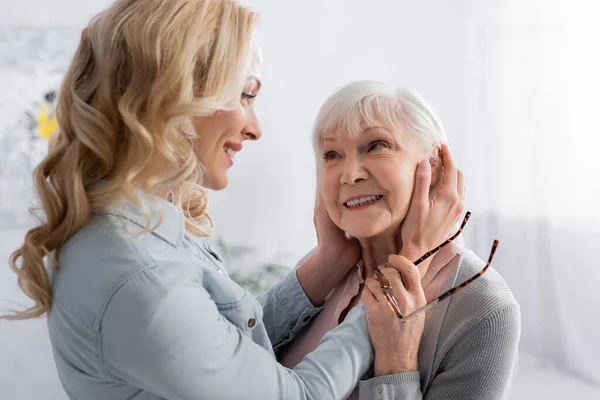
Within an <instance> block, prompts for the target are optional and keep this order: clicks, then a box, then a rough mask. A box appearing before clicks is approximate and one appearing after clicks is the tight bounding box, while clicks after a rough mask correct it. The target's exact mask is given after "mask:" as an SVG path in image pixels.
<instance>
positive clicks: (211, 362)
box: [48, 194, 373, 400]
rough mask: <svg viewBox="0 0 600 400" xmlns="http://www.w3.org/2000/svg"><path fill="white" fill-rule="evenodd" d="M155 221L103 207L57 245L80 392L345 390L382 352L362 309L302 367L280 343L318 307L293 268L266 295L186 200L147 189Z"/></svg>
mask: <svg viewBox="0 0 600 400" xmlns="http://www.w3.org/2000/svg"><path fill="white" fill-rule="evenodd" d="M140 197H141V198H142V201H143V202H144V203H145V204H146V205H147V206H148V207H149V208H150V210H151V211H152V215H153V221H152V223H153V224H154V223H155V222H156V221H158V218H159V215H160V213H161V212H162V215H163V222H162V224H161V225H159V226H158V228H156V229H155V230H154V231H152V232H146V233H141V234H139V232H140V231H141V230H142V229H143V227H145V226H146V222H147V221H146V219H145V217H143V215H142V214H141V213H140V212H139V210H138V209H137V208H136V207H135V206H134V205H133V204H131V203H128V202H124V203H123V204H121V205H120V206H117V207H113V208H110V209H107V210H105V211H103V212H100V213H96V214H95V215H94V217H93V219H92V220H91V221H90V222H89V223H88V224H86V225H85V226H84V227H83V228H82V229H80V230H79V231H78V232H77V233H76V234H75V235H73V236H72V237H71V238H70V239H69V240H68V241H67V243H66V244H65V245H64V247H63V248H62V250H61V251H60V254H59V267H60V268H59V270H58V272H57V273H56V274H55V276H53V277H52V289H53V306H52V310H51V312H50V313H49V315H48V327H49V333H50V339H51V343H52V348H53V352H54V358H55V361H56V365H57V369H58V373H59V376H60V379H61V382H62V384H63V386H64V388H65V390H66V392H67V394H68V395H69V397H70V398H71V399H85V400H96V399H114V400H117V399H133V400H142V399H143V400H150V399H152V400H154V399H169V400H180V399H181V400H184V399H186V400H187V399H190V400H191V399H194V400H197V399H210V400H213V399H231V400H234V399H235V400H239V399H282V400H283V399H286V400H294V399H318V400H333V399H344V398H346V397H347V396H348V395H349V394H350V392H351V391H352V389H353V388H354V387H355V386H356V384H357V382H358V381H359V379H360V378H361V377H362V376H363V375H365V373H366V372H367V371H368V369H369V368H370V367H371V365H372V362H373V349H372V347H371V344H370V342H369V337H368V332H367V325H366V319H365V309H364V306H363V305H362V303H360V304H359V305H358V306H357V307H355V308H354V309H353V310H352V311H351V312H350V313H349V314H348V316H347V318H346V320H345V321H344V323H342V324H341V325H340V326H339V327H338V328H336V329H334V330H333V331H331V332H329V333H328V334H327V335H326V336H325V338H324V339H323V340H322V342H321V344H320V345H319V347H318V348H317V349H316V350H315V351H314V352H313V353H311V354H309V355H308V356H307V357H306V358H305V359H304V360H303V361H302V362H301V363H300V364H299V365H298V366H297V367H296V368H295V369H293V370H290V369H287V368H285V367H283V366H282V365H280V364H279V363H278V362H277V360H276V358H275V355H274V353H275V351H276V349H277V348H278V347H279V346H283V345H285V344H286V343H288V342H289V341H291V340H292V339H293V338H294V336H295V335H296V334H297V333H298V332H299V330H300V329H301V328H302V327H303V326H304V325H305V324H306V323H307V322H308V321H309V320H310V319H311V317H312V316H313V315H315V314H316V313H317V312H318V311H319V308H315V307H313V306H312V305H311V303H310V301H309V300H308V298H307V297H306V295H305V293H304V291H303V290H302V288H301V287H300V284H299V283H298V280H297V277H296V273H295V272H292V273H290V274H289V275H288V276H287V277H285V278H284V279H283V280H282V281H280V282H279V283H278V284H276V285H275V286H274V287H273V288H272V289H271V290H270V291H269V292H268V293H266V294H265V295H264V296H262V297H261V298H259V299H255V298H254V297H253V296H252V295H251V294H249V293H247V292H246V291H244V290H243V289H242V288H241V287H240V286H238V285H237V284H236V283H235V282H233V281H232V280H231V279H230V278H229V277H228V276H227V274H226V273H224V272H223V270H222V269H221V261H220V260H219V258H218V256H217V255H216V254H215V252H214V251H212V250H211V249H210V247H209V245H208V244H207V242H206V241H205V240H203V239H202V238H196V237H192V236H190V235H189V234H187V233H186V231H185V229H184V218H183V214H182V212H181V210H180V209H179V208H177V207H175V206H174V205H173V204H171V203H168V202H166V201H164V200H162V199H155V198H153V199H150V198H148V197H146V196H145V195H143V194H140Z"/></svg>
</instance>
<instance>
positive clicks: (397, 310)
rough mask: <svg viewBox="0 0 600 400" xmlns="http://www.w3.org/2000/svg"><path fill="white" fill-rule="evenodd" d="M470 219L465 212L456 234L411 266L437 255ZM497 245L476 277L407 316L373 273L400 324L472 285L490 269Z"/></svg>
mask: <svg viewBox="0 0 600 400" xmlns="http://www.w3.org/2000/svg"><path fill="white" fill-rule="evenodd" d="M470 217H471V212H470V211H467V213H466V214H465V218H464V219H463V222H462V224H461V225H460V228H459V229H458V232H456V233H455V234H454V235H453V236H452V237H450V238H449V239H448V240H446V241H445V242H444V243H442V244H441V245H439V246H438V247H436V248H435V249H433V250H431V251H428V252H427V253H425V254H424V255H423V256H422V257H421V258H419V259H418V260H417V261H415V262H414V263H413V264H414V265H419V264H420V263H422V262H423V261H425V260H426V259H428V258H429V257H431V256H432V255H434V254H435V253H437V252H438V251H440V250H441V249H442V248H443V247H444V246H447V245H448V244H450V243H451V242H452V241H453V240H454V239H456V238H457V237H458V235H460V234H461V232H462V231H463V229H464V227H465V225H466V224H467V221H468V220H469V218H470ZM498 243H499V242H498V241H497V240H494V243H493V245H492V250H491V251H490V256H489V258H488V261H487V263H486V264H485V266H484V267H483V268H482V269H481V271H479V272H478V273H477V274H476V275H474V276H472V277H471V278H469V279H467V280H466V281H464V282H463V283H461V284H460V285H458V286H455V287H453V288H452V289H450V290H448V291H446V292H444V293H443V294H442V295H440V296H438V297H436V298H435V299H433V300H431V301H430V302H428V303H427V304H425V305H424V306H423V307H421V308H419V309H417V310H415V311H413V312H412V313H410V314H408V315H403V314H402V311H400V307H399V305H398V302H397V301H396V298H395V297H394V295H393V293H392V286H391V284H390V282H389V281H388V280H387V278H386V277H385V276H384V275H383V274H382V273H381V271H380V270H379V267H377V268H375V272H376V273H377V277H378V278H379V282H381V290H382V291H383V294H384V295H385V298H386V299H387V301H388V304H389V305H390V307H391V308H392V310H394V312H395V313H396V315H397V316H398V318H399V319H400V320H402V322H405V321H406V320H408V319H409V318H411V317H412V316H414V315H416V314H418V313H420V312H422V311H426V310H428V309H430V308H431V307H433V306H435V305H436V304H437V303H439V302H440V301H443V300H445V299H447V298H448V297H450V296H452V295H453V294H454V293H456V292H458V291H460V290H462V289H464V288H465V287H467V286H468V285H469V284H471V283H473V282H474V281H475V280H476V279H477V278H479V277H480V276H481V275H483V274H484V273H485V271H487V270H488V268H489V267H490V264H491V263H492V260H493V259H494V254H495V253H496V248H497V247H498Z"/></svg>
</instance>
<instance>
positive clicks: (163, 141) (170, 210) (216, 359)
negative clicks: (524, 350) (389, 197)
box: [10, 0, 460, 400]
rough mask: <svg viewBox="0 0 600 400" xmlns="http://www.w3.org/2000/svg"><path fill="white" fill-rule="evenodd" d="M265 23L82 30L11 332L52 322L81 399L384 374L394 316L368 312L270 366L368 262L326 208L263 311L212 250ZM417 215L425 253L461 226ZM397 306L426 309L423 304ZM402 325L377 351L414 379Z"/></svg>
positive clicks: (213, 2)
mask: <svg viewBox="0 0 600 400" xmlns="http://www.w3.org/2000/svg"><path fill="white" fill-rule="evenodd" d="M256 24H257V16H256V14H255V13H253V12H251V11H250V10H248V9H246V8H244V7H241V6H239V5H238V4H237V3H236V2H234V1H230V0H118V1H116V2H115V3H114V4H113V5H112V6H111V7H110V8H108V9H107V10H106V11H104V12H102V13H100V14H99V15H98V16H97V17H95V18H94V19H93V20H92V21H91V23H90V24H89V26H88V27H87V28H86V29H85V30H84V31H83V34H82V37H81V42H80V44H79V47H78V48H77V51H76V53H75V56H74V59H73V61H72V64H71V66H70V68H69V70H68V72H67V74H66V77H65V79H64V82H63V85H62V88H61V90H60V93H59V100H58V109H57V115H58V121H59V131H58V133H57V134H56V135H55V136H54V137H53V138H52V140H51V143H50V146H49V152H48V155H47V156H46V157H45V159H44V160H43V161H42V162H41V164H40V165H39V166H38V167H37V169H36V171H35V174H34V178H35V186H36V189H37V193H38V195H39V199H40V201H41V208H42V212H43V214H42V222H41V224H40V225H39V226H37V227H35V228H33V229H31V230H30V231H29V232H28V233H27V234H26V236H25V239H24V244H23V245H22V247H20V248H19V249H17V250H16V251H15V252H14V253H13V255H12V257H11V260H10V263H11V265H12V268H13V269H14V271H15V272H16V273H17V275H18V279H19V284H20V286H21V288H22V289H23V291H24V292H25V293H26V294H27V295H28V296H29V297H31V299H33V301H34V305H33V306H32V307H31V308H29V309H27V310H25V311H22V312H19V313H16V314H13V315H11V316H10V318H12V319H26V318H35V317H40V316H44V315H46V314H47V316H48V327H49V333H50V339H51V343H52V348H53V352H54V358H55V361H56V366H57V369H58V373H59V376H60V379H61V381H62V384H63V386H64V388H65V390H66V392H67V394H68V396H69V397H70V398H71V399H86V400H94V399H115V400H116V399H136V400H142V399H144V400H149V399H171V400H180V399H181V400H183V399H211V400H212V399H232V400H233V399H235V400H238V399H281V400H284V399H285V400H294V399H298V400H299V399H319V400H333V399H343V398H345V397H347V396H348V395H349V393H350V392H351V391H352V389H353V388H354V387H355V386H356V384H357V382H358V381H359V380H360V378H361V377H362V376H363V375H364V374H365V373H366V372H367V369H368V368H369V367H370V365H371V364H372V363H373V357H374V354H373V348H372V346H371V343H370V340H369V334H368V328H367V321H366V317H365V315H366V313H367V312H368V313H369V316H370V320H371V321H372V324H371V329H375V330H377V326H378V321H380V319H378V318H377V317H378V316H382V315H386V314H384V313H385V312H387V311H388V309H387V307H388V306H387V305H384V304H381V303H377V302H374V301H372V300H373V299H372V298H368V299H367V301H368V302H369V304H370V305H369V306H368V309H366V308H365V306H364V305H363V303H361V304H360V305H359V306H358V307H356V308H355V309H354V310H353V311H352V312H350V313H349V314H348V316H347V317H346V320H345V322H344V323H343V324H341V325H340V326H339V328H337V329H335V330H333V331H332V332H331V333H330V334H328V335H327V336H326V337H325V338H324V339H323V341H322V343H321V344H320V345H319V346H318V348H317V349H315V351H313V352H312V353H311V354H309V355H308V356H307V357H306V358H305V360H304V361H303V362H301V363H299V364H298V365H297V366H296V367H295V368H294V369H288V368H285V367H284V366H282V365H281V364H279V363H278V362H277V360H276V358H275V355H274V354H275V351H277V350H278V349H279V348H280V347H281V346H283V345H285V344H286V343H289V342H290V341H291V340H292V339H293V338H294V337H295V336H296V334H297V333H298V332H299V330H300V329H302V327H303V326H304V325H306V323H307V322H309V321H310V320H311V318H312V317H313V316H314V315H315V314H317V313H318V311H319V310H320V309H321V308H322V307H321V306H322V303H323V300H324V298H325V296H326V295H327V294H328V293H329V292H330V291H331V289H332V288H333V287H334V286H335V285H336V284H337V283H338V282H339V281H340V279H341V278H342V277H343V276H344V275H346V273H347V272H348V270H349V269H350V268H352V267H353V265H355V263H356V262H357V260H358V258H359V254H360V248H359V246H358V243H357V242H356V240H354V239H349V238H347V237H346V236H345V235H344V234H343V232H342V231H341V230H339V229H338V228H336V227H335V225H333V223H331V220H330V219H328V217H327V214H326V213H324V212H322V210H323V208H322V203H321V202H318V204H317V207H316V213H315V226H316V230H317V235H318V247H317V250H316V251H315V252H314V253H313V254H312V255H311V257H308V258H307V259H306V260H305V261H304V262H302V263H301V265H299V267H298V268H297V270H296V271H294V272H292V273H291V274H290V275H288V276H287V277H285V278H284V279H283V280H282V281H281V282H279V283H278V284H277V285H275V286H274V287H273V288H272V289H271V290H270V291H269V292H268V293H267V294H265V295H264V296H263V297H262V298H260V299H259V300H257V299H255V298H254V297H252V296H251V295H250V294H249V293H246V292H245V291H244V290H243V289H242V288H241V287H239V286H238V285H236V284H235V283H234V282H233V281H232V280H231V279H229V277H228V276H227V275H226V273H224V272H223V269H222V265H221V261H220V259H219V257H218V255H216V253H215V252H214V251H213V250H212V249H211V248H210V246H209V245H208V243H207V242H206V240H205V238H206V237H207V236H208V235H209V234H210V230H211V228H212V222H211V220H210V218H209V217H208V215H207V214H206V207H207V193H206V191H205V190H204V189H203V187H204V188H208V189H214V190H219V189H222V188H224V187H225V186H226V185H227V170H228V169H229V168H230V167H232V166H233V163H234V157H235V154H236V153H237V152H239V151H240V150H242V142H244V141H255V140H258V139H259V138H260V137H261V131H260V127H259V124H258V120H257V118H256V115H255V114H254V109H253V104H254V101H255V98H256V96H257V94H258V93H259V90H260V86H261V80H260V75H259V67H260V57H259V52H258V47H257V45H256V42H255V29H256ZM420 182H421V181H420V180H417V185H419V184H422V183H420ZM449 190H454V191H455V192H457V193H458V192H460V189H459V188H457V187H454V188H449ZM425 204H427V207H425ZM415 205H416V206H419V207H415V215H417V216H419V218H416V221H417V222H415V223H414V224H413V225H412V227H411V230H410V231H411V232H413V233H414V237H413V238H412V239H411V240H410V242H411V246H410V249H412V251H413V252H425V251H427V250H429V249H430V248H431V247H432V246H434V245H435V244H437V242H438V241H439V240H441V239H442V237H443V232H445V231H446V230H447V229H448V228H449V227H450V226H451V225H452V224H453V223H454V221H455V220H456V219H457V217H458V216H459V215H458V214H457V213H456V210H454V209H452V208H451V207H447V205H445V204H442V203H440V204H438V205H436V207H434V209H435V210H437V211H440V212H438V213H430V212H429V206H428V203H427V202H424V203H423V202H415ZM431 227H434V229H431ZM438 232H439V233H438ZM407 248H408V247H407ZM46 264H47V265H46ZM399 268H400V269H401V270H405V271H408V270H410V269H411V268H412V269H414V268H415V267H414V265H412V264H411V263H410V262H408V261H406V260H404V261H403V262H401V263H400V265H399ZM392 284H393V285H394V287H395V288H396V289H397V290H400V287H401V285H402V282H401V280H400V279H399V277H397V279H394V280H393V282H392ZM403 300H406V302H405V303H403V304H404V305H405V306H406V307H407V308H406V309H407V310H409V311H410V310H414V309H416V307H418V306H420V305H421V304H422V301H423V295H422V291H420V292H419V291H416V292H415V293H414V294H411V295H410V296H406V298H403ZM405 326H406V327H409V328H410V329H408V328H407V329H405V330H401V329H400V327H399V325H398V324H396V325H394V327H395V328H394V329H396V331H394V338H395V340H394V342H393V343H387V344H386V342H385V339H386V334H385V333H382V334H380V335H376V334H375V335H373V340H376V341H381V343H380V345H379V347H378V348H381V347H385V348H387V349H388V350H389V354H394V355H396V357H394V358H390V360H397V359H402V358H404V359H406V360H407V363H409V362H411V361H412V359H413V358H414V349H415V346H416V347H417V348H418V343H419V340H420V335H421V332H422V318H415V319H414V320H413V321H412V322H408V323H406V324H405ZM386 360H388V359H387V358H385V359H382V360H380V361H382V362H383V361H386ZM388 372H389V373H390V374H393V373H394V372H396V371H394V370H393V369H389V370H388Z"/></svg>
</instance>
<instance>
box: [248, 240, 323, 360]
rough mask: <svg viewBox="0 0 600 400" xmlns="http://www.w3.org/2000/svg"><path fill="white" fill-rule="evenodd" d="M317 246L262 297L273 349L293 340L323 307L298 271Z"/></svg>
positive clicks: (261, 301)
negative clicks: (311, 297)
mask: <svg viewBox="0 0 600 400" xmlns="http://www.w3.org/2000/svg"><path fill="white" fill-rule="evenodd" d="M315 251H316V247H315V248H314V249H312V250H311V251H310V252H309V253H308V254H306V255H305V256H304V257H303V258H302V259H300V261H298V263H297V264H296V267H295V269H294V271H292V272H290V273H289V274H288V275H287V276H285V277H284V278H283V279H282V280H281V281H279V282H278V283H276V284H275V285H274V286H273V287H272V288H271V289H270V290H269V291H268V292H267V293H265V294H263V295H261V296H260V297H258V301H259V302H260V304H261V305H262V307H263V323H264V325H265V328H266V329H267V334H268V335H269V339H270V340H271V343H272V344H273V350H274V351H277V350H278V349H279V348H280V347H282V346H285V345H286V344H287V343H289V342H291V341H292V340H293V339H294V338H295V337H296V335H297V334H298V333H299V332H300V331H301V330H302V328H303V327H304V326H305V325H306V324H307V323H308V322H309V321H310V320H311V319H312V318H313V317H314V316H315V315H316V314H318V313H319V311H321V310H322V309H323V307H322V306H319V307H315V306H313V305H312V303H311V302H310V300H309V298H308V296H306V293H305V292H304V290H303V289H302V286H301V285H300V282H299V281H298V275H297V273H296V270H297V269H298V267H300V266H301V265H302V264H303V263H304V262H305V261H306V260H307V259H308V258H309V257H310V256H311V255H312V254H313V253H314V252H315Z"/></svg>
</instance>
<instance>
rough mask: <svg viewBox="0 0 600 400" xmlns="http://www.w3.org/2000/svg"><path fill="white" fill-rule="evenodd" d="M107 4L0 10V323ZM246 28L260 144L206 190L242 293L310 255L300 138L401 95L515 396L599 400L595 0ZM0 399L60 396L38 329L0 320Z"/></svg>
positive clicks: (296, 14) (388, 12) (372, 8)
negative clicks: (342, 97) (443, 145)
mask: <svg viewBox="0 0 600 400" xmlns="http://www.w3.org/2000/svg"><path fill="white" fill-rule="evenodd" d="M109 3H110V1H109V0H86V1H81V0H78V1H74V0H54V1H52V2H48V1H41V0H18V1H16V0H2V3H1V5H0V310H1V311H6V310H8V309H11V308H14V307H18V304H28V303H27V300H26V299H25V298H24V297H23V296H22V295H21V294H20V293H19V292H18V290H17V287H16V279H15V276H14V274H13V273H12V272H11V271H10V269H9V267H8V262H7V260H8V257H9V254H10V253H11V252H12V251H13V250H14V249H15V248H16V247H17V246H18V245H20V243H21V241H22V239H23V235H24V233H25V232H26V230H27V228H28V226H31V224H32V220H31V219H30V217H29V216H28V213H27V208H28V207H29V206H31V205H32V204H33V203H34V196H33V191H32V188H31V172H32V169H33V167H34V165H35V164H36V163H37V162H38V161H39V160H40V158H41V157H42V156H43V154H44V151H45V147H46V139H47V137H48V135H49V134H50V133H51V132H52V131H53V130H54V129H55V125H54V124H55V122H54V120H53V107H54V97H55V95H56V90H57V88H58V86H59V84H60V81H61V78H62V75H63V74H64V72H65V70H66V68H67V66H68V64H69V61H70V58H71V56H72V54H73V52H74V49H75V46H76V45H77V41H78V39H79V37H80V33H81V30H82V29H83V27H84V26H85V24H86V22H87V21H88V20H89V18H90V17H91V16H92V15H94V14H95V13H96V12H98V11H100V10H102V9H103V8H104V7H105V6H106V5H108V4H109ZM243 3H244V4H246V5H249V6H251V7H253V8H254V9H255V10H256V11H258V12H259V13H260V14H261V20H262V22H261V28H260V43H261V46H262V50H263V54H264V68H263V80H264V89H263V91H262V94H261V96H260V98H259V99H258V101H257V102H256V107H257V109H258V110H257V111H258V114H259V118H260V119H261V123H262V128H263V133H264V136H263V138H262V139H261V141H260V142H258V143H251V144H248V145H247V146H245V149H244V151H243V152H241V153H240V154H239V155H238V157H237V158H238V160H236V166H235V167H234V168H233V169H232V170H231V171H230V185H229V187H228V188H227V189H226V190H224V191H222V192H218V193H211V194H210V199H211V204H210V212H211V216H212V217H213V219H214V220H215V222H216V230H215V234H214V238H213V240H214V241H215V244H216V245H217V246H219V248H220V249H221V251H222V252H223V253H224V254H225V255H226V257H225V258H226V261H228V268H229V270H230V272H231V273H232V274H233V275H234V276H235V277H236V279H238V280H240V281H241V282H242V283H244V285H245V286H246V287H248V288H249V289H251V290H253V291H254V292H259V291H261V290H264V289H265V288H267V287H268V286H269V285H271V284H272V282H273V280H274V279H277V277H278V276H279V275H281V274H282V273H283V272H285V271H287V270H288V269H290V268H292V267H293V265H294V263H295V261H296V260H297V259H299V257H301V256H302V255H303V254H304V253H306V252H307V251H308V250H309V249H310V248H311V247H312V246H314V245H315V244H316V237H315V234H314V229H313V226H312V208H313V202H314V193H315V179H314V165H313V155H312V148H311V141H310V132H311V125H312V121H313V119H314V117H315V116H316V113H317V110H318V108H319V107H320V105H321V103H322V102H323V101H324V100H325V98H326V97H327V96H328V95H329V94H330V93H331V92H332V91H333V90H334V89H335V88H337V87H339V86H340V85H343V84H345V83H348V82H350V81H353V80H362V79H377V80H382V81H385V82H388V83H390V84H392V85H395V86H401V87H408V88H412V89H416V90H417V91H419V92H421V94H422V95H423V96H424V97H425V98H426V99H427V100H428V101H429V102H431V104H432V105H433V106H434V107H435V108H436V109H437V110H438V112H439V114H440V116H441V118H442V121H443V122H444V124H445V127H446V131H447V133H448V136H449V140H450V145H451V149H452V151H453V154H454V157H455V159H456V161H457V163H458V165H459V166H460V168H461V169H462V170H463V171H464V173H465V177H466V178H465V179H466V185H467V201H466V207H467V209H468V210H470V211H472V212H473V216H472V218H471V221H470V222H469V224H468V225H467V228H466V230H465V240H466V242H467V245H468V246H469V247H471V248H472V249H473V250H474V251H475V252H476V253H478V254H479V255H480V256H482V257H485V256H486V255H487V254H488V252H489V246H490V244H491V242H492V240H493V239H495V238H497V239H499V240H500V247H499V249H498V253H497V256H496V258H495V260H494V265H493V266H494V267H495V268H496V269H497V270H498V271H499V272H500V274H501V275H502V276H503V277H504V278H505V280H506V281H507V282H508V284H509V285H510V287H511V289H512V291H513V293H514V295H515V297H516V298H517V300H518V301H519V303H520V305H521V312H522V318H523V320H522V336H521V345H520V349H521V353H520V366H519V373H518V376H517V379H516V382H515V384H514V387H513V396H514V397H515V398H516V399H519V400H524V399H557V400H558V399H600V336H599V333H598V332H600V312H599V309H600V296H599V295H598V289H599V288H600V261H599V259H598V253H597V252H596V251H595V250H596V249H597V248H598V246H599V243H600V202H599V199H600V183H599V182H600V179H599V176H600V167H599V166H598V160H599V158H600V157H599V154H598V152H599V150H600V127H599V124H598V114H599V113H600V98H599V95H600V47H599V44H600V24H598V22H597V20H598V17H599V16H600V2H598V1H596V0H588V1H582V0H563V1H559V0H546V1H544V0H499V1H481V0H447V1H437V2H431V1H430V2H417V1H409V0H387V1H386V0H370V1H368V2H367V1H364V0H361V1H359V0H354V1H349V0H345V1H342V0H303V1H296V2H286V1H276V0H246V1H243ZM0 398H1V399H7V400H8V399H10V400H12V399H19V400H20V399H55V400H58V399H61V400H64V399H66V398H67V397H66V395H65V394H64V392H63V391H62V388H61V386H60V383H59V381H58V377H57V374H56V371H55V368H54V364H53V360H52V353H51V351H50V347H49V343H48V338H47V332H46V325H45V320H36V321H27V322H19V323H16V322H15V323H8V322H4V321H2V322H0Z"/></svg>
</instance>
